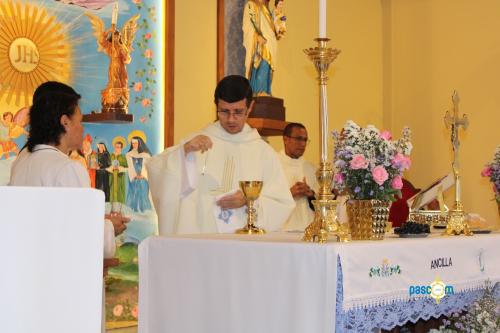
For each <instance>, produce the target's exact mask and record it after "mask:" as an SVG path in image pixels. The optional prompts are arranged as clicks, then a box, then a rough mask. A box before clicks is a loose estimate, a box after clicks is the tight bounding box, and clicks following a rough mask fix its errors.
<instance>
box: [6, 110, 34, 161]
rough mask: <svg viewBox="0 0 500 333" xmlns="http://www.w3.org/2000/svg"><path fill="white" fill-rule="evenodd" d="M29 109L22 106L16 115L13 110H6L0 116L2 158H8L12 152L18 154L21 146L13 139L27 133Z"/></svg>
mask: <svg viewBox="0 0 500 333" xmlns="http://www.w3.org/2000/svg"><path fill="white" fill-rule="evenodd" d="M28 121H29V109H28V108H22V109H21V110H19V111H18V112H16V114H15V115H14V114H13V113H12V112H4V114H3V115H2V116H1V118H0V159H2V158H5V159H8V158H9V157H10V154H11V153H12V154H14V156H16V155H17V154H18V153H19V148H18V147H17V144H16V143H15V142H14V141H13V139H17V138H18V137H20V136H21V135H23V134H24V135H27V134H28V132H26V130H25V129H24V127H26V126H27V125H28Z"/></svg>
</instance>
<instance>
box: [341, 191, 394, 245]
mask: <svg viewBox="0 0 500 333" xmlns="http://www.w3.org/2000/svg"><path fill="white" fill-rule="evenodd" d="M390 206H391V202H390V201H381V200H349V201H347V216H348V217H349V229H350V231H351V239H352V240H382V239H384V234H385V225H386V223H387V221H388V219H389V207H390Z"/></svg>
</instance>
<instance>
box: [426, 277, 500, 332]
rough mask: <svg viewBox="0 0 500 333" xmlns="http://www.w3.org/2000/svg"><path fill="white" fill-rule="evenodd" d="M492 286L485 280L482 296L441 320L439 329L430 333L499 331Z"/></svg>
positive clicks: (498, 318)
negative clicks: (441, 323)
mask: <svg viewBox="0 0 500 333" xmlns="http://www.w3.org/2000/svg"><path fill="white" fill-rule="evenodd" d="M493 291H494V287H493V288H492V287H491V284H490V283H489V282H486V287H485V291H484V294H483V296H482V297H481V298H480V299H478V300H477V301H476V302H474V303H472V304H471V305H470V306H469V307H468V308H467V309H466V312H463V313H454V314H452V315H451V316H450V317H449V318H448V319H445V320H444V321H443V325H442V326H440V327H439V329H432V330H430V331H429V332H430V333H466V332H467V333H497V332H500V311H499V310H500V307H499V306H498V305H497V301H496V299H495V295H494V292H493Z"/></svg>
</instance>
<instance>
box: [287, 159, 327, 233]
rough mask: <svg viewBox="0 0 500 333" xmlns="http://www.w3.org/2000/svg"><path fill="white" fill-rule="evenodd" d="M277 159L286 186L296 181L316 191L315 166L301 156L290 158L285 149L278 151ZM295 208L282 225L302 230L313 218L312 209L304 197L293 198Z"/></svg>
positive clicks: (290, 185) (290, 229)
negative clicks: (283, 174)
mask: <svg viewBox="0 0 500 333" xmlns="http://www.w3.org/2000/svg"><path fill="white" fill-rule="evenodd" d="M278 156H279V159H280V161H281V165H282V166H283V171H284V172H285V176H286V179H287V181H288V188H291V187H292V186H293V185H294V184H295V183H296V182H303V181H304V179H305V181H306V183H307V184H308V185H309V187H311V189H312V190H313V191H314V192H316V193H317V192H318V188H319V186H318V181H317V180H316V167H315V166H314V165H313V164H312V163H310V162H308V161H306V160H304V159H303V158H291V157H289V156H288V155H286V153H285V151H283V150H282V151H280V152H279V154H278ZM295 204H296V205H295V209H294V210H293V212H292V214H291V215H290V217H289V218H288V220H287V222H286V224H285V225H284V229H285V230H289V231H293V230H302V231H303V230H304V229H305V228H306V227H307V226H308V225H309V224H310V223H311V222H312V221H313V219H314V211H313V210H312V209H311V208H310V207H309V202H308V200H307V198H306V197H301V198H296V199H295Z"/></svg>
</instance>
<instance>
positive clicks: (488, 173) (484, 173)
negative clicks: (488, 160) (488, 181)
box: [481, 165, 491, 177]
mask: <svg viewBox="0 0 500 333" xmlns="http://www.w3.org/2000/svg"><path fill="white" fill-rule="evenodd" d="M481 176H483V177H489V176H491V168H490V166H489V165H488V166H485V167H484V169H483V171H481Z"/></svg>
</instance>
